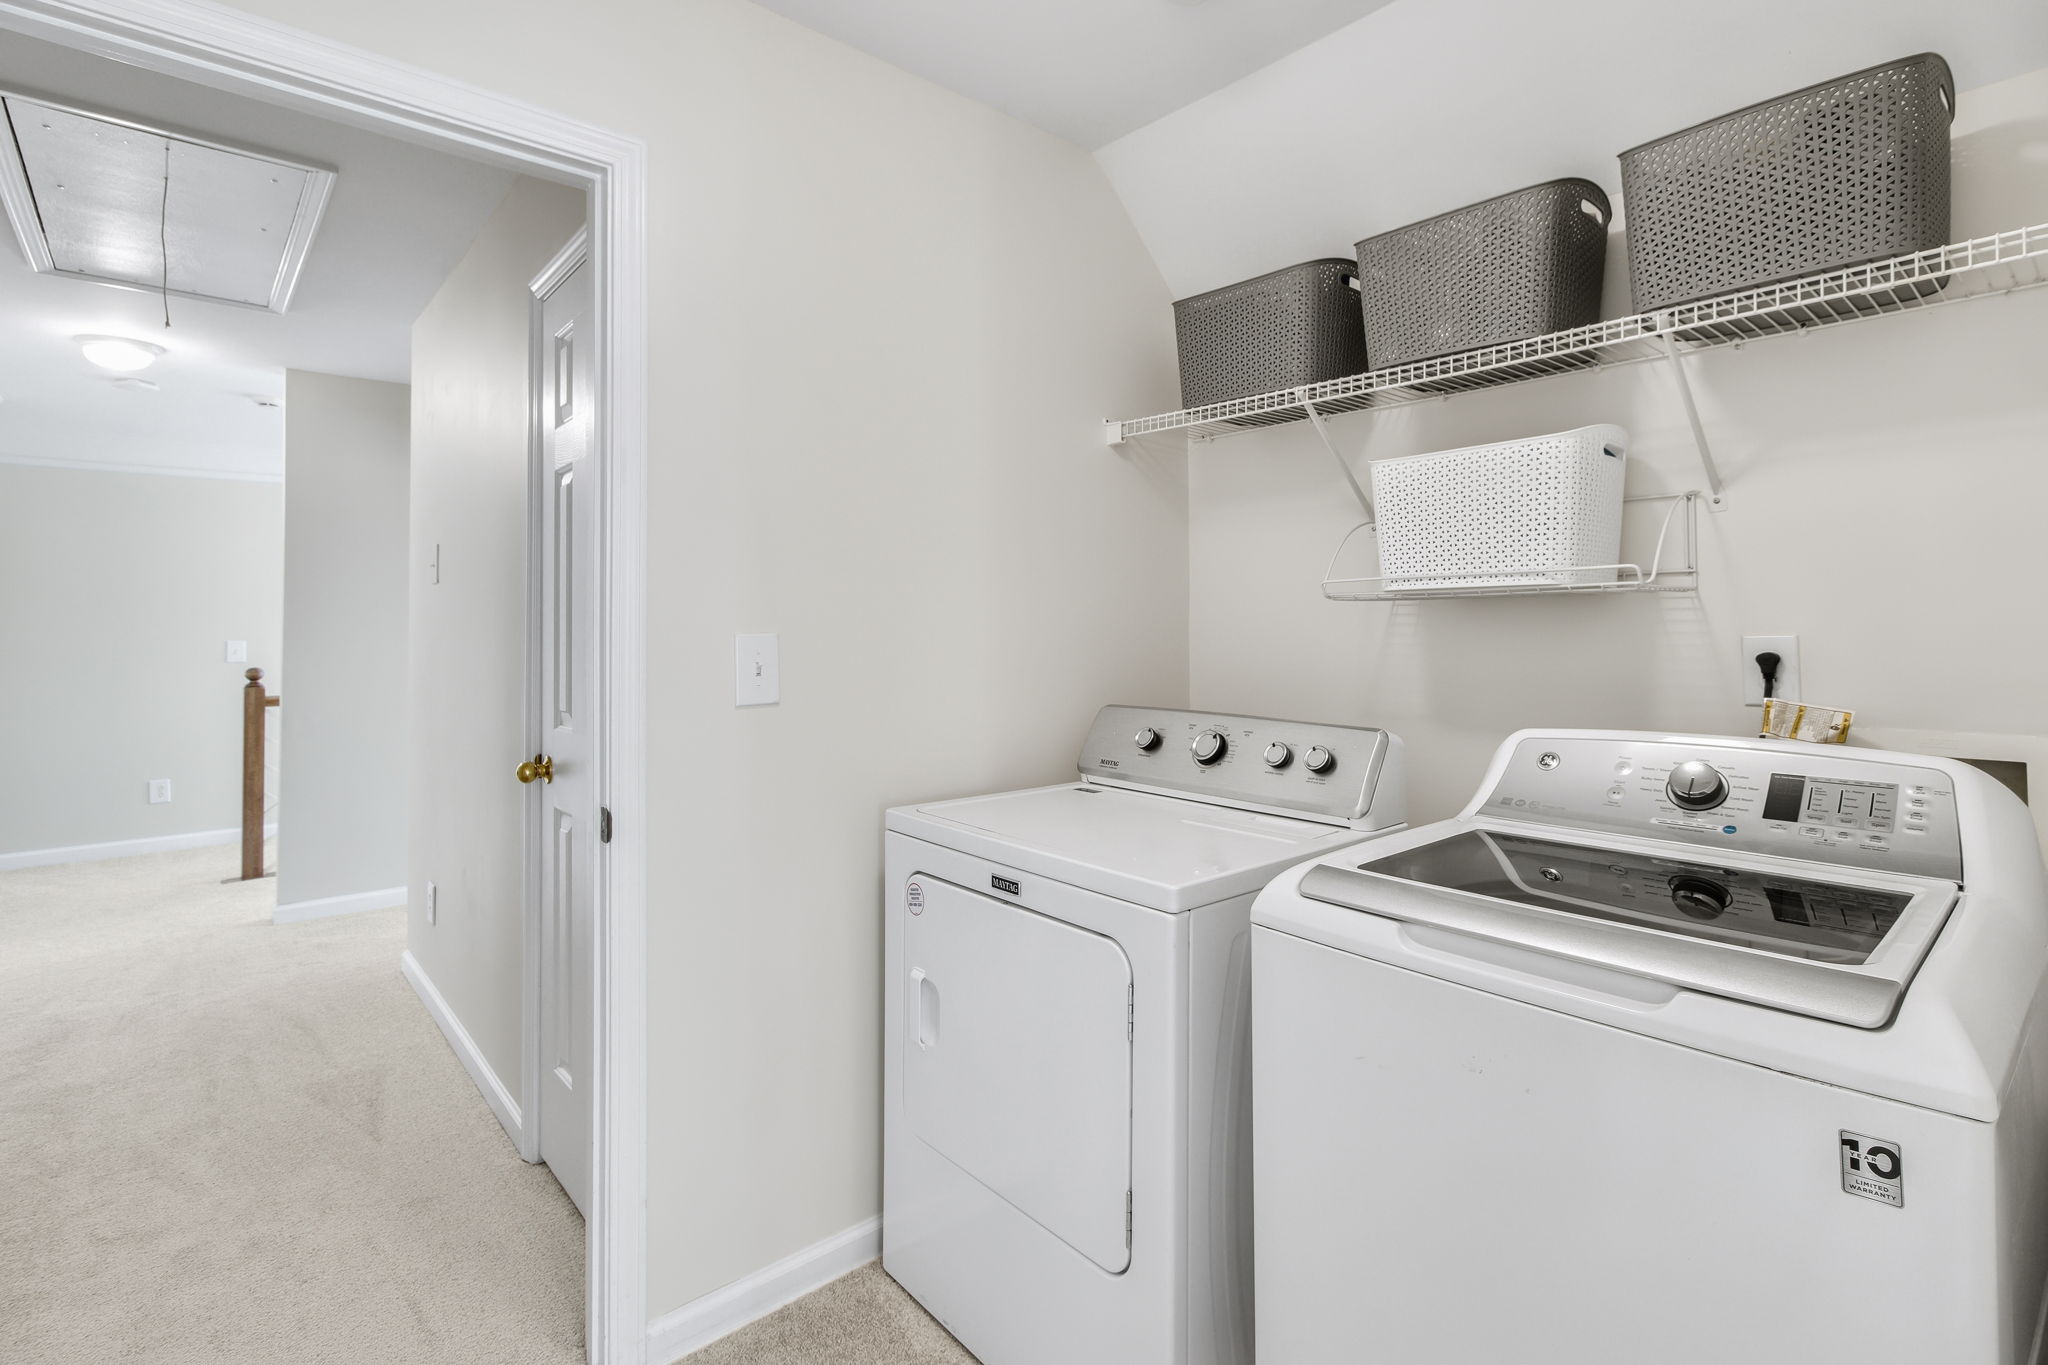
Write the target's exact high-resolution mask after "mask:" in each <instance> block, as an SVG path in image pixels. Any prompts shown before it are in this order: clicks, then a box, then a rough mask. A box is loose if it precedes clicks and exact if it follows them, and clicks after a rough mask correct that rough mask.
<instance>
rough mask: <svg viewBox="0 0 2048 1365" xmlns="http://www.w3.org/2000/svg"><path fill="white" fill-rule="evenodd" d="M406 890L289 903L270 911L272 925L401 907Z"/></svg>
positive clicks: (397, 889)
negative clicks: (359, 911)
mask: <svg viewBox="0 0 2048 1365" xmlns="http://www.w3.org/2000/svg"><path fill="white" fill-rule="evenodd" d="M405 892H406V889H405V888H404V887H402V886H387V887H385V888H384V889H383V890H382V891H357V892H355V893H354V894H352V895H347V896H322V897H320V898H319V899H318V900H310V901H293V902H291V903H290V904H289V905H280V906H278V907H277V908H276V909H274V910H272V911H271V912H270V922H271V923H272V924H297V923H299V922H300V921H301V920H309V919H326V918H327V917H328V916H329V915H352V914H354V913H355V912H356V911H358V910H389V909H390V908H391V907H392V906H394V905H404V904H405Z"/></svg>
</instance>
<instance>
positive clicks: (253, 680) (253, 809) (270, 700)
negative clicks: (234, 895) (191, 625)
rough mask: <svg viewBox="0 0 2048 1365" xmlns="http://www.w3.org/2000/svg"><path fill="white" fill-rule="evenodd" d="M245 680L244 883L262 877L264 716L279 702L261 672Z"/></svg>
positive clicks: (252, 670) (243, 748) (243, 749)
mask: <svg viewBox="0 0 2048 1365" xmlns="http://www.w3.org/2000/svg"><path fill="white" fill-rule="evenodd" d="M242 676H244V677H245V678H247V679H248V680H249V682H248V685H247V686H246V687H244V688H243V689H242V880H243V881H250V880H253V879H254V878H257V877H261V876H262V875H263V713H264V712H265V711H267V710H268V709H270V708H271V707H273V706H275V705H277V703H278V701H279V698H277V697H271V696H265V695H264V692H263V670H262V669H260V668H252V669H250V670H249V671H248V672H247V673H245V674H243V675H242Z"/></svg>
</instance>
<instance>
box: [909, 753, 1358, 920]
mask: <svg viewBox="0 0 2048 1365" xmlns="http://www.w3.org/2000/svg"><path fill="white" fill-rule="evenodd" d="M888 827H889V828H890V829H893V830H896V831H898V832H899V833H904V834H911V835H915V836H916V837H918V838H921V839H925V840H929V841H930V842H932V843H936V844H940V845H942V846H944V847H947V848H957V849H960V850H961V851H962V852H966V853H972V854H975V855H977V856H979V857H984V858H990V859H993V860H995V861H997V862H1001V863H1005V864H1008V865H1009V866H1012V867H1018V868H1022V869H1024V870H1026V871H1029V872H1036V873H1038V874H1039V875H1040V876H1046V877H1053V878H1055V879H1057V880H1060V881H1064V882H1068V883H1070V884H1072V885H1075V886H1080V887H1083V888H1085V889H1087V890H1090V891H1096V892H1100V893H1101V894H1103V895H1109V896H1115V897H1117V898H1119V899H1121V900H1128V901H1134V902H1136V903H1137V904H1140V905H1148V906H1151V907H1152V908H1153V909H1156V910H1175V911H1177V910H1187V909H1192V908H1193V907H1195V906H1198V905H1207V904H1210V903H1211V902H1214V901H1219V900H1225V899H1228V898H1229V897H1231V896H1237V895H1243V894H1246V893H1248V892H1252V891H1256V890H1258V889H1259V888H1260V887H1261V886H1263V885H1265V884H1266V882H1267V881H1268V880H1269V879H1270V878H1271V877H1272V875H1273V874H1274V873H1275V872H1278V871H1279V870H1280V869H1281V868H1283V867H1288V866H1291V865H1293V864H1295V863H1298V862H1301V861H1303V860H1305V859H1308V858H1314V857H1317V856H1319V855H1320V854H1324V853H1328V852H1330V851H1331V850H1333V849H1336V848H1340V847H1342V846H1343V845H1345V844H1348V843H1353V842H1356V841H1357V840H1359V839H1360V838H1363V837H1364V834H1363V832H1362V831H1359V830H1355V829H1350V828H1348V827H1343V826H1334V825H1328V824H1319V823H1316V822H1315V821H1311V820H1296V819H1291V818H1289V817H1287V816H1280V815H1266V814H1261V813H1259V812H1257V811H1247V810H1239V809H1236V808H1235V807H1231V806H1217V805H1211V804H1209V803H1208V802H1205V801H1195V800H1189V799H1186V798H1182V797H1172V796H1156V795H1153V794H1151V793H1149V792H1138V791H1129V790H1126V789H1123V788H1117V787H1104V786H1098V785H1096V784H1094V783H1075V782H1070V783H1067V784H1066V785H1064V786H1059V787H1040V788H1036V789H1034V790H1030V791H1020V792H1005V793H1002V794H1000V795H996V796H977V797H969V798H967V799H965V800H961V801H939V802H934V803H932V804H930V805H924V806H913V807H908V808H902V807H899V808H898V809H895V810H892V811H890V812H889V815H888Z"/></svg>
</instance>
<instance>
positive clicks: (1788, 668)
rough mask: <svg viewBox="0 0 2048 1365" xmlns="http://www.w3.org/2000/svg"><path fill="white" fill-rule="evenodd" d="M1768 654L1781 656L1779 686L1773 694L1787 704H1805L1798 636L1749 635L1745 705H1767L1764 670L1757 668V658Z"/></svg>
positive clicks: (1744, 644) (1744, 673) (1744, 654)
mask: <svg viewBox="0 0 2048 1365" xmlns="http://www.w3.org/2000/svg"><path fill="white" fill-rule="evenodd" d="M1766 651H1768V652H1770V653H1773V654H1776V655H1777V656H1778V685H1777V688H1776V690H1774V691H1773V692H1772V694H1771V695H1772V696H1775V697H1777V698H1779V699H1781V700H1784V701H1803V700H1805V698H1804V697H1803V696H1802V695H1801V694H1800V690H1799V685H1800V677H1799V637H1798V636H1797V635H1745V636H1743V637H1742V659H1741V661H1740V666H1741V668H1742V704H1743V705H1744V706H1762V705H1763V704H1764V675H1763V670H1761V669H1759V668H1758V667H1757V666H1756V656H1757V655H1759V654H1762V653H1765V652H1766Z"/></svg>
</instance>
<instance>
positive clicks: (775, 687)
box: [732, 635, 782, 706]
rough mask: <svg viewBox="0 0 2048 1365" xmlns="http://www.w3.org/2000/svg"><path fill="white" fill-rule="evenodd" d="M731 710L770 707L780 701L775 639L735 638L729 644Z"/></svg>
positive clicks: (779, 655)
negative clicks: (730, 652)
mask: <svg viewBox="0 0 2048 1365" xmlns="http://www.w3.org/2000/svg"><path fill="white" fill-rule="evenodd" d="M732 692H733V697H732V700H733V705H735V706H771V705H773V704H774V703H776V702H779V701H781V700H782V645H781V640H780V637H779V636H775V635H735V636H734V637H733V641H732Z"/></svg>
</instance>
